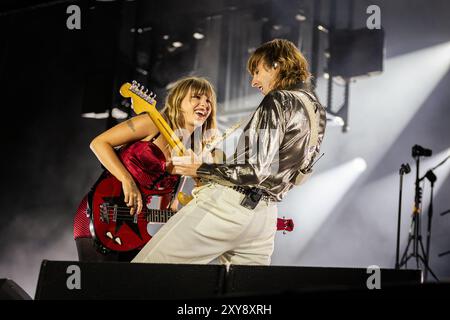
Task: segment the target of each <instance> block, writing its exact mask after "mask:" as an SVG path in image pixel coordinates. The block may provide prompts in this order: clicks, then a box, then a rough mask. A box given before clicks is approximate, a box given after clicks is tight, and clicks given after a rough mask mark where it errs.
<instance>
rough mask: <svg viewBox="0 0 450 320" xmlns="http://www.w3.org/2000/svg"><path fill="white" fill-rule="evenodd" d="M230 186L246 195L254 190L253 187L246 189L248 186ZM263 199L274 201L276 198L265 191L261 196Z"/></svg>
mask: <svg viewBox="0 0 450 320" xmlns="http://www.w3.org/2000/svg"><path fill="white" fill-rule="evenodd" d="M230 188H231V189H233V190H235V191H237V192H239V193H242V194H245V195H246V196H248V195H249V194H250V193H251V192H252V190H251V189H246V188H242V187H239V186H233V187H230ZM261 200H264V201H274V200H272V199H271V198H270V196H268V195H266V194H264V192H263V195H262V196H261Z"/></svg>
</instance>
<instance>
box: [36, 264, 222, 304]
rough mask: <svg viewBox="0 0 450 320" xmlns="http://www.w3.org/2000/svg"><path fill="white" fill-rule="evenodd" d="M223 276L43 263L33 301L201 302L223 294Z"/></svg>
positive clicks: (214, 271)
mask: <svg viewBox="0 0 450 320" xmlns="http://www.w3.org/2000/svg"><path fill="white" fill-rule="evenodd" d="M74 266H75V267H74ZM225 274H226V268H225V266H222V265H194V264H190V265H182V264H144V263H126V262H99V263H94V262H78V261H49V260H43V262H42V264H41V270H40V273H39V279H38V285H37V289H36V295H35V299H36V300H61V299H62V300H73V299H80V300H109V299H132V300H141V299H150V300H166V299H175V300H177V299H203V298H208V297H212V296H217V295H220V294H222V293H223V284H224V283H225V280H224V279H225ZM77 277H78V279H77ZM78 284H79V287H78V286H77V285H78Z"/></svg>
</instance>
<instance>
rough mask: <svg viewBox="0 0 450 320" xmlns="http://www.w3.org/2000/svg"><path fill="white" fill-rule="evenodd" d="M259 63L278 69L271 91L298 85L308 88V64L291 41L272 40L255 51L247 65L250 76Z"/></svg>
mask: <svg viewBox="0 0 450 320" xmlns="http://www.w3.org/2000/svg"><path fill="white" fill-rule="evenodd" d="M261 61H263V63H264V67H266V68H270V67H274V66H276V67H277V68H279V69H278V70H279V71H278V74H277V77H276V78H275V82H274V87H273V89H276V90H283V89H288V88H289V87H292V86H293V85H296V84H299V83H301V84H302V85H303V86H309V83H310V79H311V73H310V72H309V70H308V62H307V61H306V59H305V57H304V56H303V54H302V53H301V52H300V50H299V49H298V48H297V47H296V46H295V45H294V44H293V43H292V42H291V41H288V40H284V39H274V40H272V41H269V42H266V43H264V44H263V45H261V46H260V47H259V48H258V49H256V50H255V52H254V53H253V54H252V55H251V56H250V58H249V59H248V63H247V70H248V72H249V73H250V74H251V75H253V74H254V73H255V70H256V68H257V67H258V65H259V63H260V62H261Z"/></svg>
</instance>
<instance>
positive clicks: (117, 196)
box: [88, 171, 176, 253]
mask: <svg viewBox="0 0 450 320" xmlns="http://www.w3.org/2000/svg"><path fill="white" fill-rule="evenodd" d="M141 195H142V201H143V202H144V204H145V205H144V208H143V209H142V211H141V213H140V214H138V215H136V214H135V215H133V216H131V215H130V208H129V207H127V205H126V204H125V202H124V194H123V190H122V183H121V182H120V181H119V180H117V179H116V178H115V177H114V176H113V175H111V174H109V173H108V172H106V171H105V172H104V173H103V174H102V175H101V177H100V178H99V180H98V181H97V183H96V184H95V185H94V187H93V188H92V190H91V192H90V193H89V195H88V212H89V217H90V225H89V228H90V231H91V235H92V237H93V239H94V241H95V243H96V247H97V249H98V250H99V251H100V252H103V253H108V252H111V251H116V252H126V251H132V250H139V249H141V248H142V247H143V246H144V245H145V244H146V243H147V242H148V241H149V240H150V239H151V238H152V234H149V232H148V230H149V229H151V230H155V231H157V230H158V229H159V228H158V227H159V226H161V225H162V224H164V223H166V222H167V221H168V220H169V219H170V218H171V217H172V216H173V215H174V214H175V213H176V212H175V211H171V210H158V209H148V207H147V206H148V205H149V204H150V202H151V199H152V196H154V195H160V196H161V195H164V193H161V191H159V190H154V191H151V192H150V191H144V192H143V191H142V190H141ZM149 223H150V224H152V225H153V226H152V227H151V228H148V224H149Z"/></svg>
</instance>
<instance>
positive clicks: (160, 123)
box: [147, 109, 186, 156]
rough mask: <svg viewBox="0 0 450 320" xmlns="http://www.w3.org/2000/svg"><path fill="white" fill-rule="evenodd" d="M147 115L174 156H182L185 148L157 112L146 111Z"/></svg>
mask: <svg viewBox="0 0 450 320" xmlns="http://www.w3.org/2000/svg"><path fill="white" fill-rule="evenodd" d="M147 114H148V115H149V116H150V118H151V119H152V120H153V122H154V123H155V125H156V127H157V128H158V129H159V132H161V134H162V135H163V136H164V138H166V140H167V142H169V144H170V146H171V147H172V148H173V149H174V150H175V152H176V154H177V155H178V156H182V155H183V154H184V153H185V152H186V148H185V147H184V145H183V143H181V141H180V139H179V138H178V136H177V135H176V134H175V132H173V130H172V128H170V126H169V124H168V123H167V122H166V120H164V118H163V117H162V116H161V114H160V113H159V112H158V110H156V109H154V110H148V111H147Z"/></svg>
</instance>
